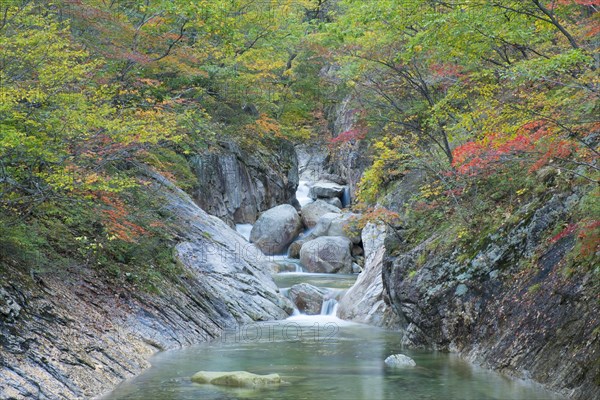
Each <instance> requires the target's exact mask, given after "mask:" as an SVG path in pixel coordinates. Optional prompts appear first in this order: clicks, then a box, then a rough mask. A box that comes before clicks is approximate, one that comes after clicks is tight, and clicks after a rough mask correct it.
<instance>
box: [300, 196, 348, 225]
mask: <svg viewBox="0 0 600 400" xmlns="http://www.w3.org/2000/svg"><path fill="white" fill-rule="evenodd" d="M338 201H339V199H338ZM339 212H340V209H339V208H338V207H335V206H333V205H331V204H328V203H326V202H325V201H323V200H317V201H315V202H312V203H309V204H307V205H305V206H304V207H302V222H303V223H304V225H305V226H306V227H307V228H313V227H314V226H315V225H317V222H319V218H321V217H322V216H323V215H325V214H327V213H339Z"/></svg>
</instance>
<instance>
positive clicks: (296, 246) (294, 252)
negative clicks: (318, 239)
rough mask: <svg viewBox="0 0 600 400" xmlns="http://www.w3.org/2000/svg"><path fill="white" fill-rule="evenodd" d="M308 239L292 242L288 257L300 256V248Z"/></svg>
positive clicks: (296, 257)
mask: <svg viewBox="0 0 600 400" xmlns="http://www.w3.org/2000/svg"><path fill="white" fill-rule="evenodd" d="M307 241H308V240H306V239H299V240H296V241H295V242H292V244H290V247H288V253H287V256H288V258H295V259H298V258H300V249H301V248H302V245H304V243H306V242H307Z"/></svg>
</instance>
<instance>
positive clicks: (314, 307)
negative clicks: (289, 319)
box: [288, 283, 325, 315]
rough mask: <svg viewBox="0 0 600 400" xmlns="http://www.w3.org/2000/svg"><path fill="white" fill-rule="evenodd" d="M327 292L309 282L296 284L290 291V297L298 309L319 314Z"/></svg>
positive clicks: (304, 312)
mask: <svg viewBox="0 0 600 400" xmlns="http://www.w3.org/2000/svg"><path fill="white" fill-rule="evenodd" d="M324 296H325V292H323V290H321V289H319V288H318V287H316V286H313V285H309V284H308V283H300V284H298V285H294V286H292V287H291V288H290V290H289V291H288V297H289V299H290V300H291V301H292V303H294V304H295V305H296V308H298V310H299V311H300V312H301V313H303V314H306V315H318V314H320V313H321V307H322V306H323V297H324Z"/></svg>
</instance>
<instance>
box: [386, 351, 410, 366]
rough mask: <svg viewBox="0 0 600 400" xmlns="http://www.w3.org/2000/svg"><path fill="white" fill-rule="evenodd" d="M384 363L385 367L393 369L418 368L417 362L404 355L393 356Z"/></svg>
mask: <svg viewBox="0 0 600 400" xmlns="http://www.w3.org/2000/svg"><path fill="white" fill-rule="evenodd" d="M384 362H385V365H387V366H388V367H393V368H412V367H416V366H417V363H416V362H415V360H413V359H412V358H410V357H408V356H405V355H404V354H392V355H391V356H389V357H388V358H386V359H385V361H384Z"/></svg>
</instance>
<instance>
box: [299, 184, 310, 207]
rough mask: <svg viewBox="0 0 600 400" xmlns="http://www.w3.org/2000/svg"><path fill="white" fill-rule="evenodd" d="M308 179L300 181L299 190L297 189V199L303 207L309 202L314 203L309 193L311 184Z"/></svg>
mask: <svg viewBox="0 0 600 400" xmlns="http://www.w3.org/2000/svg"><path fill="white" fill-rule="evenodd" d="M308 184H309V183H308V181H300V182H299V183H298V190H296V199H297V200H298V203H300V206H301V207H304V206H305V205H307V204H308V203H312V202H313V199H311V198H310V196H309V195H308V193H309V191H310V186H308Z"/></svg>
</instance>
